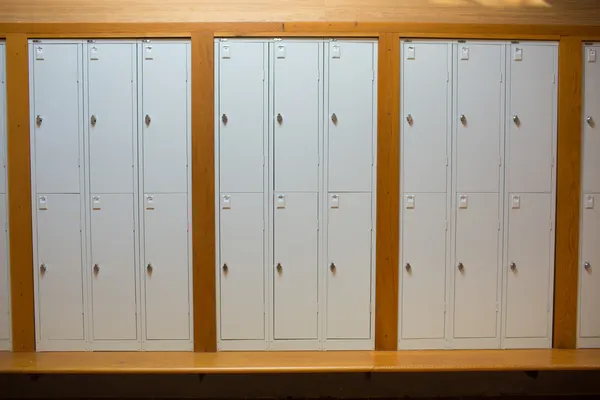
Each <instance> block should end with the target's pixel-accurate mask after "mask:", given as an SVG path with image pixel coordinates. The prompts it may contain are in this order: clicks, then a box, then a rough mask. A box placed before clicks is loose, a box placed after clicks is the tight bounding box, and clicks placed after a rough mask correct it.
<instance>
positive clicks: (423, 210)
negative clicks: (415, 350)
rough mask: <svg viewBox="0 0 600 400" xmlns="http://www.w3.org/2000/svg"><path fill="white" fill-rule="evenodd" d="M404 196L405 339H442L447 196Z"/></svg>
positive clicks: (402, 266) (403, 294) (402, 290)
mask: <svg viewBox="0 0 600 400" xmlns="http://www.w3.org/2000/svg"><path fill="white" fill-rule="evenodd" d="M407 196H412V195H405V196H404V200H403V201H404V205H403V207H404V210H403V211H404V212H403V217H402V221H403V222H402V248H401V254H402V257H403V260H402V265H401V266H400V267H401V270H400V271H401V272H400V273H401V277H402V278H401V279H402V286H401V291H400V293H401V296H402V309H401V310H400V318H401V327H402V330H401V333H400V334H401V338H402V339H443V338H444V337H445V303H446V254H447V253H446V252H447V243H446V237H447V234H446V207H447V201H446V194H445V193H435V194H421V193H420V194H416V195H414V208H407V205H408V201H407Z"/></svg>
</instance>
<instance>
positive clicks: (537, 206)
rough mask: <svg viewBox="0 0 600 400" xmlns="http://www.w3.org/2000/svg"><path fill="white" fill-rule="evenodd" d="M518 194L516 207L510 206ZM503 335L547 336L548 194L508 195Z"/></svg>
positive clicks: (550, 271)
mask: <svg viewBox="0 0 600 400" xmlns="http://www.w3.org/2000/svg"><path fill="white" fill-rule="evenodd" d="M516 195H519V196H520V197H519V199H520V208H513V205H512V204H513V202H514V200H513V197H514V196H516ZM507 200H508V201H509V206H508V258H507V260H506V263H507V264H508V268H507V275H508V276H507V278H506V279H507V284H506V316H505V317H506V328H505V332H506V337H507V338H544V337H547V336H548V335H549V332H548V329H549V320H548V318H550V314H549V311H550V304H549V301H550V296H549V293H548V291H549V289H550V287H549V284H550V279H551V276H552V270H553V262H552V260H553V256H552V254H551V253H552V252H553V249H552V234H553V232H552V231H551V230H550V221H551V213H552V195H550V194H513V193H510V194H509V196H508V199H507Z"/></svg>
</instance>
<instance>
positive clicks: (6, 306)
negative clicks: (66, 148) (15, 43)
mask: <svg viewBox="0 0 600 400" xmlns="http://www.w3.org/2000/svg"><path fill="white" fill-rule="evenodd" d="M4 47H5V46H4V43H0V350H10V349H11V348H12V345H11V323H10V284H9V271H8V261H9V257H8V204H7V195H6V188H7V184H6V104H5V98H6V86H5V74H6V71H5V62H4V57H5V49H4Z"/></svg>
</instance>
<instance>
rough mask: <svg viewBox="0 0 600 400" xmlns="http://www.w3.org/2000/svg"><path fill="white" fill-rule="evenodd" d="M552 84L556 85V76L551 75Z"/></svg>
mask: <svg viewBox="0 0 600 400" xmlns="http://www.w3.org/2000/svg"><path fill="white" fill-rule="evenodd" d="M552 83H556V74H552Z"/></svg>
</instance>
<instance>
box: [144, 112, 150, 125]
mask: <svg viewBox="0 0 600 400" xmlns="http://www.w3.org/2000/svg"><path fill="white" fill-rule="evenodd" d="M144 120H145V121H146V125H150V122H152V118H150V115H148V114H146V118H145V119H144Z"/></svg>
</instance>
